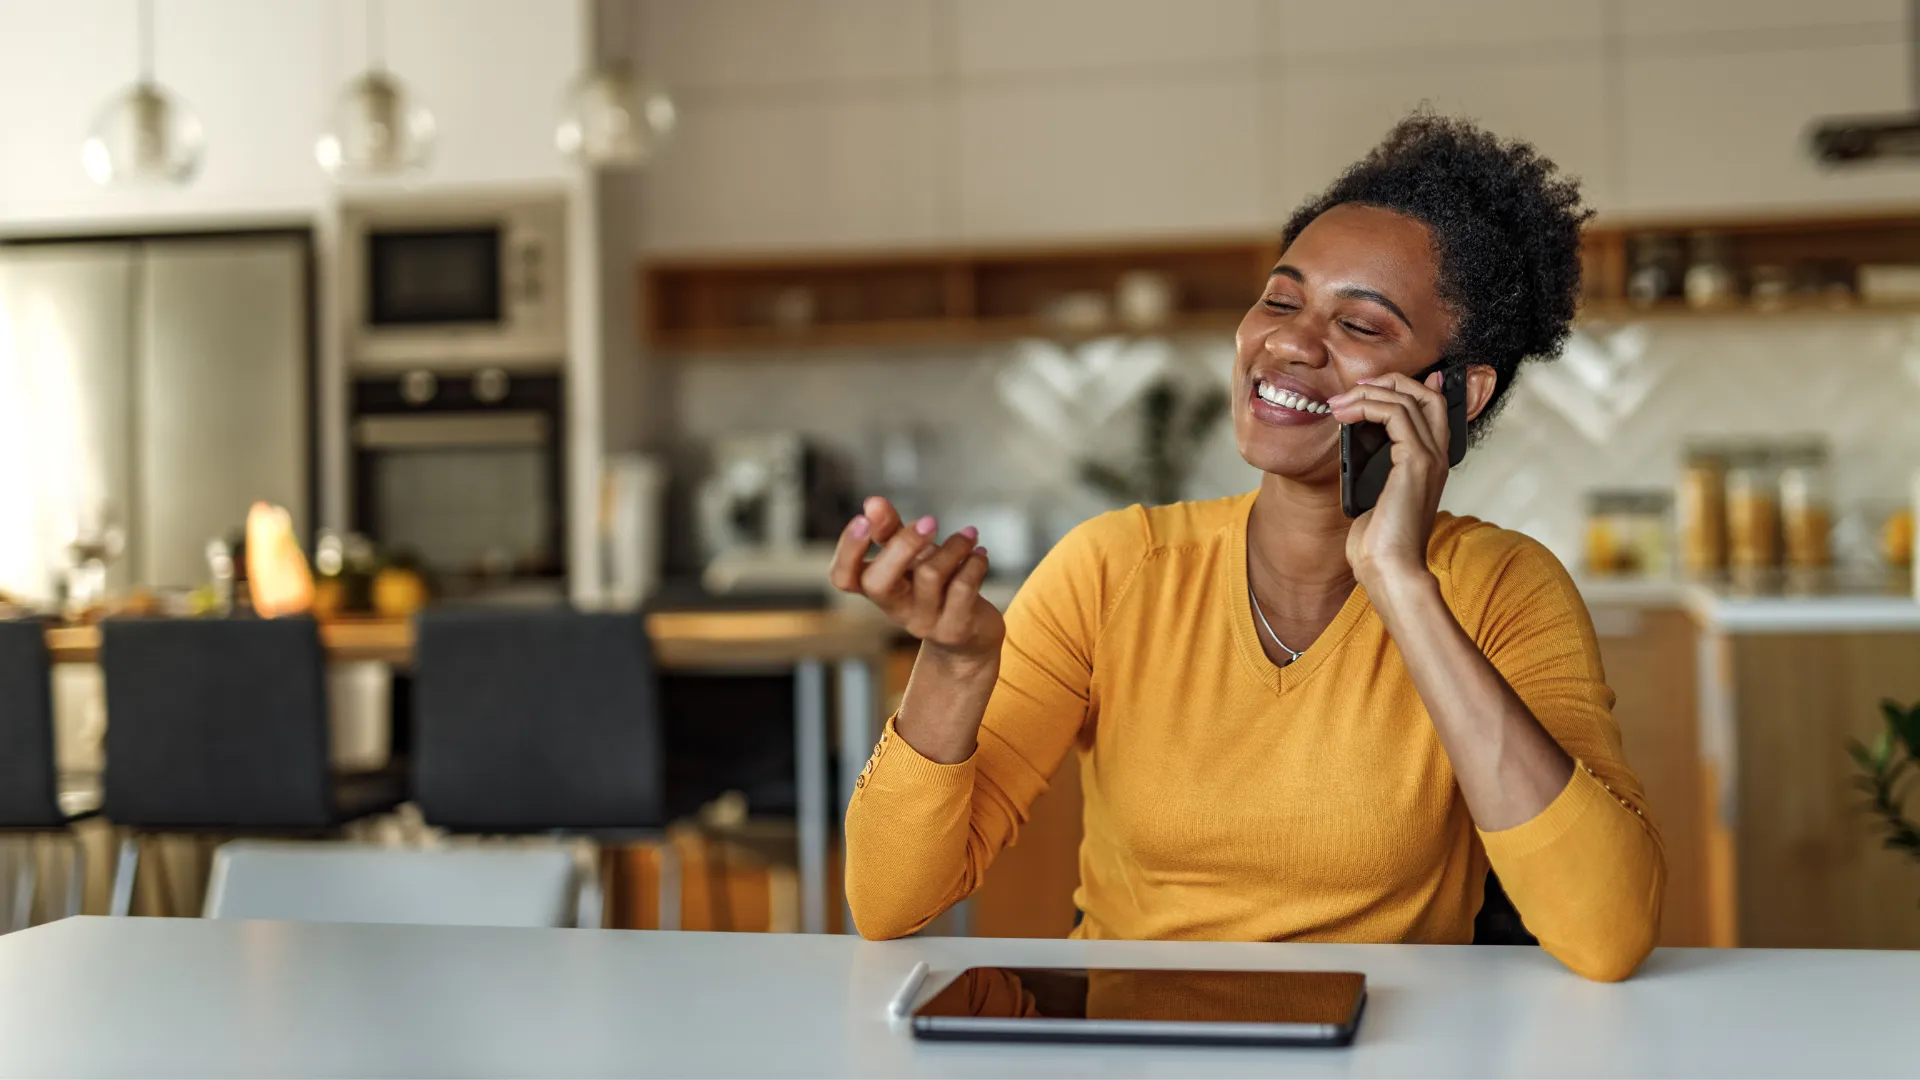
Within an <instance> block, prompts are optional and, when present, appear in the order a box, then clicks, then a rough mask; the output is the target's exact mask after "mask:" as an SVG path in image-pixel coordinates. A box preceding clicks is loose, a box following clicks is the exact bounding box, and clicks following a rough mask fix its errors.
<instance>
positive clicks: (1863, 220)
mask: <svg viewBox="0 0 1920 1080" xmlns="http://www.w3.org/2000/svg"><path fill="white" fill-rule="evenodd" d="M1709 237H1710V238H1713V239H1714V240H1715V241H1716V242H1717V243H1718V245H1719V246H1720V248H1721V249H1722V251H1723V253H1724V258H1725V264H1726V265H1727V266H1728V267H1729V268H1730V269H1732V270H1733V272H1734V275H1735V277H1736V278H1737V279H1738V280H1739V282H1740V284H1741V295H1740V297H1739V298H1738V300H1737V301H1736V302H1734V303H1730V304H1727V305H1724V306H1715V307H1708V308H1694V307H1691V306H1689V305H1688V304H1687V303H1686V301H1685V300H1684V299H1682V298H1681V297H1680V295H1679V294H1680V292H1681V290H1682V284H1681V283H1682V282H1683V281H1684V275H1685V270H1686V267H1687V266H1688V265H1689V264H1690V263H1691V262H1692V258H1693V252H1692V248H1693V246H1694V244H1695V243H1696V242H1698V241H1700V240H1701V239H1703V238H1709ZM1643 239H1651V240H1659V241H1665V242H1667V243H1669V244H1671V245H1673V246H1674V248H1675V249H1676V251H1677V258H1676V261H1675V265H1674V267H1673V269H1674V271H1675V273H1674V277H1675V279H1676V280H1674V282H1673V285H1672V288H1671V289H1670V290H1669V291H1668V295H1666V296H1664V297H1663V298H1662V299H1660V300H1658V301H1656V302H1654V303H1652V304H1645V305H1643V304H1635V303H1632V302H1630V301H1629V299H1628V297H1629V284H1628V283H1629V281H1630V280H1631V278H1632V275H1633V272H1634V265H1633V264H1634V260H1635V257H1636V251H1635V248H1636V245H1637V244H1638V243H1639V242H1640V241H1642V240H1643ZM1581 246H1582V252H1581V254H1582V261H1583V263H1584V269H1585V281H1584V283H1583V284H1584V293H1585V297H1584V302H1583V304H1582V309H1581V318H1582V319H1583V320H1586V321H1607V322H1614V321H1620V322H1630V321H1642V320H1647V319H1725V318H1827V317H1836V316H1842V317H1843V316H1851V315H1881V316H1885V315H1906V314H1913V313H1916V312H1920V300H1915V301H1911V302H1909V301H1897V302H1872V301H1868V300H1865V299H1862V298H1861V297H1860V295H1859V273H1860V268H1861V267H1863V266H1870V265H1874V264H1891V265H1910V266H1920V210H1909V211H1905V212H1900V211H1882V212H1877V213H1874V214H1871V215H1861V214H1856V215H1846V216H1823V217H1774V218H1699V219H1694V220H1674V219H1669V220H1663V221H1646V222H1633V223H1629V222H1610V223H1604V224H1599V223H1596V224H1594V225H1590V226H1588V228H1587V230H1586V233H1585V235H1584V236H1583V237H1582V245H1581ZM1762 268H1768V269H1770V272H1771V273H1773V274H1775V275H1778V276H1780V277H1781V279H1782V280H1783V282H1784V284H1785V286H1786V288H1787V290H1788V291H1787V293H1786V295H1785V296H1783V297H1780V298H1779V299H1778V300H1776V301H1774V302H1769V303H1763V304H1755V303H1754V302H1752V300H1751V298H1750V294H1749V293H1748V291H1747V287H1748V286H1749V285H1750V284H1751V282H1752V280H1753V278H1754V277H1756V276H1757V274H1756V272H1757V271H1760V270H1762ZM1826 290H1840V291H1841V292H1842V293H1843V296H1842V298H1841V300H1840V302H1838V303H1836V302H1835V301H1834V299H1833V298H1832V297H1831V296H1830V295H1828V293H1827V291H1826Z"/></svg>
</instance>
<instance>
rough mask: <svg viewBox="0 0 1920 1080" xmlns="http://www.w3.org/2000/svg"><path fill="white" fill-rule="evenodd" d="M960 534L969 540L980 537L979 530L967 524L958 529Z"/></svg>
mask: <svg viewBox="0 0 1920 1080" xmlns="http://www.w3.org/2000/svg"><path fill="white" fill-rule="evenodd" d="M960 535H961V536H964V537H966V538H967V539H969V540H978V539H980V530H979V529H976V528H974V527H973V526H971V525H969V526H967V527H966V528H964V529H961V530H960Z"/></svg>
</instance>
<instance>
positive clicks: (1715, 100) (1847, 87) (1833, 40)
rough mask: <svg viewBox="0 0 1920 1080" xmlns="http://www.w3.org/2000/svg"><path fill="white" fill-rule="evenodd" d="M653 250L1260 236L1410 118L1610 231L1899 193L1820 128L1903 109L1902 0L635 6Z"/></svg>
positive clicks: (1907, 189)
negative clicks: (659, 100) (1470, 142)
mask: <svg viewBox="0 0 1920 1080" xmlns="http://www.w3.org/2000/svg"><path fill="white" fill-rule="evenodd" d="M642 4H643V7H642V18H641V19H640V20H639V22H638V26H637V33H638V36H639V48H640V50H641V52H642V54H643V55H644V56H645V58H646V60H647V62H648V63H649V65H650V66H651V67H652V69H653V70H654V71H655V72H657V73H658V74H659V75H661V77H663V78H664V79H665V80H666V81H667V82H668V83H669V84H670V85H671V86H672V87H673V89H674V90H675V92H676V94H677V95H678V97H679V100H680V102H681V105H682V106H683V110H684V125H683V128H682V138H681V139H680V141H679V143H678V144H677V145H676V146H675V147H674V149H673V152H672V153H671V154H669V155H667V156H666V157H664V158H663V159H662V160H661V161H660V162H659V164H658V165H657V166H656V167H655V168H654V169H653V170H651V171H650V172H649V173H648V174H647V176H646V177H645V179H644V180H643V181H642V183H643V185H644V190H645V196H644V205H645V212H644V215H643V223H642V238H641V239H642V244H643V245H644V246H645V247H646V248H647V249H649V250H652V251H656V252H705V251H729V250H731V251H751V250H778V249H806V248H825V247H836V248H862V247H876V246H888V245H908V246H911V245H929V244H945V243H954V242H976V241H978V242H988V241H994V240H1002V239H1032V238H1046V237H1090V236H1103V235H1104V236H1135V235H1140V234H1148V233H1162V232H1207V231H1237V232H1246V231H1256V230H1268V229H1271V228H1273V227H1274V226H1275V224H1276V223H1277V222H1278V221H1279V220H1280V219H1281V218H1282V217H1283V216H1284V214H1285V212H1286V211H1287V210H1288V209H1289V208H1291V207H1292V206H1293V205H1294V204H1295V203H1297V202H1298V201H1299V200H1300V199H1301V198H1303V197H1304V196H1306V195H1307V194H1309V193H1310V192H1312V191H1314V190H1316V189H1318V188H1320V187H1322V186H1324V185H1325V184H1326V183H1327V182H1328V181H1329V180H1330V179H1332V177H1333V176H1334V175H1335V174H1336V173H1337V172H1338V171H1339V170H1340V169H1341V168H1342V167H1343V166H1345V165H1346V164H1348V163H1349V162H1351V161H1352V160H1353V159H1354V158H1355V157H1356V156H1358V155H1359V154H1361V153H1362V152H1364V151H1365V150H1366V148H1367V147H1369V146H1370V145H1372V144H1373V143H1374V142H1375V141H1376V140H1377V139H1378V138H1379V137H1380V135H1381V134H1382V133H1383V132H1384V131H1385V129H1386V128H1387V127H1388V126H1389V125H1390V124H1391V123H1392V122H1393V121H1394V120H1395V119H1396V118H1398V117H1399V116H1401V115H1402V114H1404V113H1405V112H1406V111H1408V110H1409V109H1411V108H1413V107H1414V106H1415V105H1417V104H1419V103H1420V102H1421V101H1423V100H1426V101H1431V102H1432V103H1433V104H1434V105H1435V106H1436V107H1438V108H1440V109H1442V110H1446V111H1459V112H1464V113H1467V114H1470V115H1474V116H1478V117H1480V118H1481V119H1482V120H1483V121H1484V122H1486V123H1487V124H1488V125H1490V126H1492V127H1493V128H1495V129H1496V130H1498V131H1501V132H1503V133H1506V134H1511V135H1517V136H1524V137H1527V138H1530V139H1533V140H1535V141H1536V142H1537V143H1538V144H1539V145H1540V146H1541V147H1542V148H1543V149H1544V150H1545V151H1546V152H1547V153H1548V154H1549V155H1550V156H1552V157H1553V158H1555V159H1556V160H1557V161H1559V162H1560V164H1561V165H1562V166H1563V167H1564V168H1566V169H1568V170H1569V171H1571V172H1574V173H1577V174H1579V175H1581V176H1582V177H1584V178H1585V179H1586V181H1587V186H1588V191H1589V195H1590V198H1591V201H1592V202H1593V203H1594V205H1596V206H1597V207H1598V208H1599V209H1600V210H1601V211H1602V212H1603V213H1606V214H1610V215H1616V216H1646V215H1655V214H1664V213H1677V212H1687V211H1693V210H1699V209H1712V210H1715V211H1719V212H1726V211H1737V210H1741V209H1753V210H1765V209H1775V208H1783V207H1805V206H1823V207H1841V206H1859V205H1871V204H1885V203H1888V202H1899V201H1910V200H1911V199H1912V198H1913V197H1914V195H1915V194H1916V193H1920V167H1914V166H1907V167H1904V168H1903V167H1892V168H1882V169H1872V170H1868V171H1866V172H1860V173H1846V174H1828V173H1823V172H1822V171H1820V170H1819V169H1817V168H1816V167H1815V166H1814V165H1813V164H1812V163H1811V162H1810V161H1808V160H1807V158H1806V154H1805V152H1804V149H1803V135H1804V131H1805V128H1806V126H1807V124H1808V122H1809V121H1810V120H1812V119H1813V118H1814V117H1816V116H1819V115H1824V114H1828V113H1840V112H1878V111H1895V110H1899V109H1903V108H1905V107H1906V106H1907V104H1908V98H1907V76H1906V71H1907V68H1906V55H1907V46H1906V44H1905V42H1906V36H1907V35H1906V28H1905V25H1904V18H1905V14H1906V5H1905V3H1903V2H1902V0H1819V2H1813V0H1342V2H1340V3H1328V2H1326V0H642Z"/></svg>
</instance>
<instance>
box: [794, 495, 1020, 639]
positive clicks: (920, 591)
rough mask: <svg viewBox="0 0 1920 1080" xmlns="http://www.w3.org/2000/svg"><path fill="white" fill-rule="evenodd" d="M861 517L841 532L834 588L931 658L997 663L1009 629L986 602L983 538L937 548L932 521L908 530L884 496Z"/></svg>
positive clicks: (966, 532) (971, 533) (964, 533)
mask: <svg viewBox="0 0 1920 1080" xmlns="http://www.w3.org/2000/svg"><path fill="white" fill-rule="evenodd" d="M861 509H862V510H864V511H865V512H864V513H862V514H861V515H860V516H859V517H856V518H854V519H853V520H852V521H850V522H848V523H847V527H846V528H845V529H843V530H841V532H840V543H839V546H838V547H837V548H835V549H834V553H833V568H832V570H831V571H830V572H829V577H830V578H831V580H832V581H833V587H834V588H836V589H839V590H840V591H841V592H847V593H855V594H858V595H861V596H865V597H866V598H867V599H868V600H870V601H872V602H873V605H874V606H875V607H877V608H879V609H880V610H881V611H882V612H883V613H885V614H886V616H887V618H888V619H889V620H891V621H892V622H893V624H894V625H896V626H898V627H900V628H901V629H903V630H905V631H906V632H907V633H909V634H912V635H913V636H914V637H916V638H919V639H920V641H921V643H922V651H923V655H924V653H925V651H926V650H933V651H935V652H936V653H938V654H940V655H941V658H942V659H946V660H951V661H959V662H963V663H969V664H974V663H977V664H982V665H992V664H994V663H996V662H997V661H998V660H999V658H1000V643H1001V642H1002V641H1004V640H1005V639H1006V636H1007V624H1006V621H1005V620H1004V619H1002V618H1001V616H1000V609H998V608H996V607H994V606H993V605H992V604H991V603H988V602H987V600H986V599H985V598H984V597H982V596H981V595H980V583H981V582H982V581H983V580H985V579H986V576H987V549H986V548H983V547H981V546H979V542H978V541H979V533H978V531H977V530H975V529H974V528H973V527H971V526H969V527H967V528H964V529H961V530H960V531H959V532H956V533H954V534H953V535H952V536H949V537H947V538H946V540H944V541H940V542H936V541H935V539H934V537H935V532H934V526H935V523H934V520H933V518H931V517H923V518H921V519H919V520H918V521H913V522H903V521H901V520H900V513H899V511H897V510H895V509H894V507H893V504H892V503H890V502H888V501H887V500H886V499H883V498H881V497H880V496H878V495H875V496H873V497H871V498H869V499H868V500H867V501H866V502H865V503H864V504H863V505H862V507H861ZM871 544H879V545H880V552H879V554H877V555H875V556H873V557H872V558H868V557H867V551H868V548H869V545H871Z"/></svg>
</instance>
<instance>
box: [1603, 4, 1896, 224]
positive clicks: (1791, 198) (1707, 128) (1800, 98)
mask: <svg viewBox="0 0 1920 1080" xmlns="http://www.w3.org/2000/svg"><path fill="white" fill-rule="evenodd" d="M1907 53H1908V50H1907V46H1906V43H1905V42H1904V40H1902V39H1901V38H1900V37H1899V36H1897V35H1892V34H1889V35H1887V36H1886V37H1885V39H1884V40H1881V41H1878V42H1869V43H1858V44H1849V45H1836V46H1825V47H1819V48H1780V49H1772V50H1767V51H1728V52H1694V51H1688V52H1675V51H1670V50H1664V51H1663V50H1656V49H1654V48H1652V47H1641V46H1637V45H1634V44H1632V43H1629V44H1628V46H1627V47H1626V55H1625V58H1624V59H1623V60H1622V61H1621V63H1622V70H1621V74H1620V80H1619V86H1620V101H1619V105H1618V106H1617V107H1618V109H1619V110H1620V116H1621V123H1622V124H1623V128H1622V137H1621V139H1620V147H1621V151H1620V152H1621V160H1620V164H1619V172H1620V177H1621V182H1620V186H1621V190H1620V192H1619V206H1618V207H1617V209H1618V210H1619V211H1621V212H1622V213H1623V214H1626V215H1630V216H1657V215H1665V214H1679V213H1685V212H1705V213H1708V214H1711V215H1714V216H1726V215H1729V214H1739V213H1743V212H1744V213H1764V212H1769V211H1780V210H1795V209H1801V208H1809V207H1845V206H1849V205H1853V206H1863V205H1873V204H1882V205H1884V204H1889V203H1895V202H1898V203H1901V204H1910V203H1911V201H1912V198H1913V191H1914V187H1915V183H1916V170H1915V168H1914V167H1913V165H1912V164H1911V163H1901V162H1886V163H1874V164H1868V165H1862V166H1854V167H1851V168H1847V169H1829V168H1826V167H1824V166H1821V165H1819V164H1817V163H1815V162H1814V160H1813V159H1812V158H1811V157H1810V156H1809V155H1808V153H1807V141H1806V133H1807V128H1808V125H1810V124H1811V123H1813V122H1814V121H1815V120H1817V119H1819V118H1821V117H1827V116H1837V115H1847V114H1861V113H1867V114H1872V113H1891V112H1900V111H1902V110H1904V109H1906V108H1907V107H1908V89H1907Z"/></svg>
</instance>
